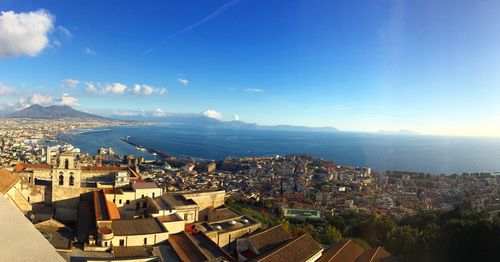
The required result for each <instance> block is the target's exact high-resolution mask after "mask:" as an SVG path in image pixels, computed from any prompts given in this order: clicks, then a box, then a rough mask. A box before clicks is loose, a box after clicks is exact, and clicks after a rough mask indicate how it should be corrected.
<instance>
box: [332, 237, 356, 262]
mask: <svg viewBox="0 0 500 262" xmlns="http://www.w3.org/2000/svg"><path fill="white" fill-rule="evenodd" d="M350 242H352V240H351V239H350V238H349V239H348V240H347V241H346V242H345V243H344V244H343V245H342V247H340V249H339V250H338V251H337V252H336V253H335V255H333V257H332V258H334V257H336V256H337V255H338V254H339V253H340V251H342V249H344V248H345V247H346V246H347V244H349V243H350ZM332 258H330V259H328V261H330V260H331V259H332Z"/></svg>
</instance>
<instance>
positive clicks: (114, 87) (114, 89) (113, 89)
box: [85, 82, 167, 96]
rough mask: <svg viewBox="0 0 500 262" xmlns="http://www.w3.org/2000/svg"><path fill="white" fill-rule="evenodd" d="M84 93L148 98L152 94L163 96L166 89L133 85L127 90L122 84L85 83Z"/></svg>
mask: <svg viewBox="0 0 500 262" xmlns="http://www.w3.org/2000/svg"><path fill="white" fill-rule="evenodd" d="M85 91H86V92H87V93H89V94H99V95H106V94H114V95H125V94H128V95H137V96H149V95H153V94H158V95H163V94H165V93H167V89H166V88H164V87H154V86H150V85H143V84H135V85H134V86H133V87H131V88H128V87H127V86H126V85H125V84H122V83H111V84H106V85H100V84H99V83H98V84H97V85H95V84H94V83H92V82H87V83H85Z"/></svg>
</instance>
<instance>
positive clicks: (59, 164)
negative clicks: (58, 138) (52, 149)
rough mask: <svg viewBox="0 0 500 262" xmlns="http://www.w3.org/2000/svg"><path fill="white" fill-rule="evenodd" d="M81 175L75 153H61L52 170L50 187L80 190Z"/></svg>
mask: <svg viewBox="0 0 500 262" xmlns="http://www.w3.org/2000/svg"><path fill="white" fill-rule="evenodd" d="M81 173H82V169H81V166H80V162H79V161H78V160H77V159H76V155H75V153H73V152H64V153H61V154H60V155H59V156H57V161H56V165H55V166H54V168H53V169H52V187H64V188H80V182H81Z"/></svg>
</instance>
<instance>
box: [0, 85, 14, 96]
mask: <svg viewBox="0 0 500 262" xmlns="http://www.w3.org/2000/svg"><path fill="white" fill-rule="evenodd" d="M13 93H14V90H13V89H12V88H11V87H9V86H7V85H5V84H2V83H0V95H2V96H6V95H11V94H13Z"/></svg>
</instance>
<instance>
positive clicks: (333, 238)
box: [320, 225, 342, 245]
mask: <svg viewBox="0 0 500 262" xmlns="http://www.w3.org/2000/svg"><path fill="white" fill-rule="evenodd" d="M341 239H342V234H341V233H340V231H339V230H338V229H336V228H335V227H334V226H331V225H329V226H327V227H326V229H325V231H324V233H323V234H321V238H320V240H321V244H324V245H331V244H333V243H337V242H339V241H340V240H341Z"/></svg>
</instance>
